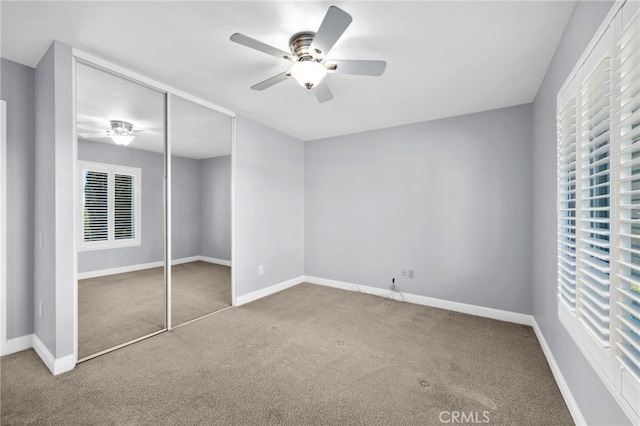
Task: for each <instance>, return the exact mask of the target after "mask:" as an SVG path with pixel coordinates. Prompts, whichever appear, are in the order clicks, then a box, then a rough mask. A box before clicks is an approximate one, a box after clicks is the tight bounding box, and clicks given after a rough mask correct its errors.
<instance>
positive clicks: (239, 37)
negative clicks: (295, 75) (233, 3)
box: [229, 33, 298, 62]
mask: <svg viewBox="0 0 640 426" xmlns="http://www.w3.org/2000/svg"><path fill="white" fill-rule="evenodd" d="M229 39H230V40H231V41H235V42H236V43H238V44H241V45H243V46H247V47H250V48H252V49H255V50H258V51H260V52H263V53H266V54H267V55H271V56H275V57H276V58H280V59H284V60H287V61H290V62H293V61H295V60H296V59H298V58H297V57H296V55H294V54H292V53H289V52H285V51H284V50H280V49H278V48H277V47H273V46H269V45H268V44H265V43H263V42H261V41H258V40H256V39H253V38H251V37H248V36H246V35H244V34H240V33H235V34H233V35H232V36H231V37H229Z"/></svg>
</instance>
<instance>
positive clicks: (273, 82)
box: [251, 71, 290, 90]
mask: <svg viewBox="0 0 640 426" xmlns="http://www.w3.org/2000/svg"><path fill="white" fill-rule="evenodd" d="M289 76H290V74H289V71H285V72H283V73H280V74H278V75H274V76H273V77H271V78H268V79H266V80H265V81H262V82H260V83H258V84H254V85H253V86H251V88H252V89H253V90H264V89H268V88H269V87H271V86H273V85H276V84H278V83H280V82H283V81H285V80H286V79H287V78H289Z"/></svg>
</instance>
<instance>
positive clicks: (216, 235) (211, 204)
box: [200, 155, 231, 260]
mask: <svg viewBox="0 0 640 426" xmlns="http://www.w3.org/2000/svg"><path fill="white" fill-rule="evenodd" d="M200 165H201V169H200V174H201V175H200V176H201V181H202V188H201V190H202V192H201V200H202V201H201V202H202V228H201V232H202V239H201V241H200V245H201V250H200V254H202V255H203V256H207V257H213V258H215V259H222V260H231V156H230V155H226V156H223V157H214V158H207V159H204V160H200Z"/></svg>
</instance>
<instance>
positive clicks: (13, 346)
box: [0, 334, 33, 355]
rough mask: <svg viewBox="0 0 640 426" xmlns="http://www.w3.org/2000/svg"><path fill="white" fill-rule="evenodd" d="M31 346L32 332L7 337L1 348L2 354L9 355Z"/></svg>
mask: <svg viewBox="0 0 640 426" xmlns="http://www.w3.org/2000/svg"><path fill="white" fill-rule="evenodd" d="M32 347H33V334H27V335H26V336H20V337H15V338H13V339H8V340H7V341H6V342H5V345H4V347H3V348H2V354H0V355H11V354H14V353H16V352H20V351H25V350H27V349H31V348H32Z"/></svg>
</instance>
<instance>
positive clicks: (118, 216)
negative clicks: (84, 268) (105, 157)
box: [78, 161, 142, 250]
mask: <svg viewBox="0 0 640 426" xmlns="http://www.w3.org/2000/svg"><path fill="white" fill-rule="evenodd" d="M78 168H79V176H80V182H79V187H80V190H79V193H80V195H81V200H80V203H79V204H80V217H81V218H82V221H81V222H82V227H81V238H80V242H79V249H80V250H102V249H110V248H119V247H129V246H135V245H140V244H141V238H140V217H141V214H140V209H141V204H140V199H141V194H140V188H141V183H140V181H141V174H142V172H141V170H140V169H139V168H133V167H122V166H115V165H111V164H102V163H92V162H87V161H80V162H78Z"/></svg>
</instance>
